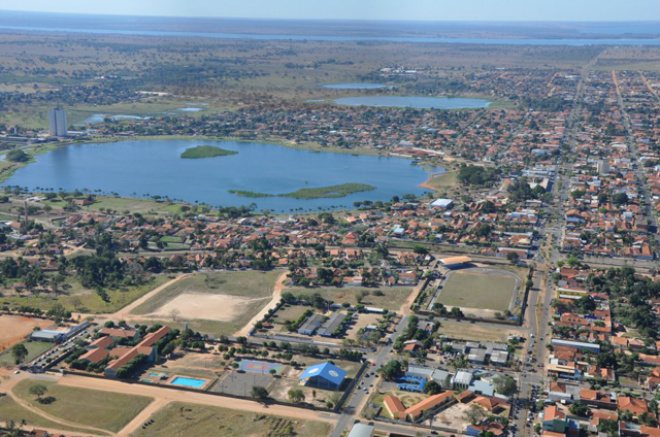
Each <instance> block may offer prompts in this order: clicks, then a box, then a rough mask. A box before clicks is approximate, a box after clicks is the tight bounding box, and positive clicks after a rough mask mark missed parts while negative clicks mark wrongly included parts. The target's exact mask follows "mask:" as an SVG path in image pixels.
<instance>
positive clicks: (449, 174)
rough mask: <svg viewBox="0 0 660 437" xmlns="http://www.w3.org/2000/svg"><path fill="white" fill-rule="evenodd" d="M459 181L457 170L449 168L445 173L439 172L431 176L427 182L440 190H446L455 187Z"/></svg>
mask: <svg viewBox="0 0 660 437" xmlns="http://www.w3.org/2000/svg"><path fill="white" fill-rule="evenodd" d="M457 183H458V179H457V178H456V172H455V171H454V170H447V171H446V172H444V173H439V174H438V175H437V176H434V177H431V178H430V179H429V181H428V182H427V183H426V184H427V185H429V186H431V187H433V188H435V189H436V190H438V191H444V190H448V189H450V188H454V187H455V186H456V184H457Z"/></svg>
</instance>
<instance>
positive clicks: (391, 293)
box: [284, 287, 413, 311]
mask: <svg viewBox="0 0 660 437" xmlns="http://www.w3.org/2000/svg"><path fill="white" fill-rule="evenodd" d="M412 290H413V289H412V287H379V288H364V287H341V288H337V287H319V288H303V287H294V288H287V289H286V290H284V291H285V292H287V291H288V292H291V293H293V294H294V295H295V296H299V295H301V294H307V295H312V294H315V293H318V294H320V295H321V296H322V297H323V298H324V299H326V300H330V301H332V302H334V303H336V304H342V303H344V302H348V303H350V304H351V305H356V304H357V303H358V302H357V298H356V297H357V295H358V294H359V293H360V292H368V293H369V295H368V296H366V297H365V298H364V299H362V304H363V305H364V306H368V307H377V308H383V309H387V310H395V311H396V310H398V309H399V308H401V305H403V303H404V302H405V301H406V299H407V298H408V296H410V293H412ZM378 291H380V292H381V293H382V294H383V295H382V296H377V295H376V294H377V292H378Z"/></svg>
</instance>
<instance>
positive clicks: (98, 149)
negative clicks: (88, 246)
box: [3, 140, 442, 212]
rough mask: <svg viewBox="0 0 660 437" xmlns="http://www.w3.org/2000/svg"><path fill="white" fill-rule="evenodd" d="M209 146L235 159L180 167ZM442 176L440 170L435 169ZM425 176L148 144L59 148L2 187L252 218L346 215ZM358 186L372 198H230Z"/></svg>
mask: <svg viewBox="0 0 660 437" xmlns="http://www.w3.org/2000/svg"><path fill="white" fill-rule="evenodd" d="M202 144H208V145H213V146H218V147H222V148H223V149H227V150H235V151H238V152H239V153H238V154H236V155H230V156H220V157H215V158H207V159H182V158H181V157H180V155H181V153H182V152H183V151H184V150H185V149H187V148H190V147H194V146H197V145H202ZM434 171H442V169H434ZM428 176H429V174H428V172H427V171H426V170H424V169H423V168H421V167H419V166H416V165H411V161H409V160H407V159H402V158H389V157H378V156H357V155H350V154H341V153H327V152H313V151H309V150H297V149H290V148H287V147H284V146H279V145H274V144H263V143H242V142H233V141H205V140H153V141H119V142H115V143H100V144H95V143H90V144H79V145H70V146H63V147H59V148H57V149H55V150H53V151H49V152H47V153H45V154H43V155H39V156H37V159H36V162H35V163H32V164H28V165H26V166H24V167H22V168H20V169H18V170H17V171H16V173H14V175H13V176H12V177H10V178H9V179H8V180H7V181H6V182H5V183H4V184H3V185H18V186H21V187H28V188H29V189H32V190H35V189H38V188H52V189H54V190H56V191H57V190H60V189H63V190H66V191H73V190H75V189H79V190H83V189H89V190H91V191H94V190H97V189H98V190H101V192H103V193H106V194H108V193H112V192H115V193H118V194H119V195H120V196H127V197H149V196H153V195H160V196H168V197H169V198H170V199H179V200H184V201H187V202H191V203H194V202H195V201H198V202H200V203H202V202H203V203H207V204H209V205H212V206H240V205H248V204H250V203H252V202H254V203H256V204H257V209H258V210H263V209H268V210H271V211H274V212H290V211H292V210H293V211H296V210H298V211H300V209H299V208H302V210H304V211H317V210H321V209H326V208H330V209H338V208H342V207H352V206H353V202H355V201H362V200H372V201H375V200H382V201H389V200H390V199H391V198H392V196H394V195H398V196H401V195H403V194H407V193H414V194H422V193H424V191H425V190H424V189H422V188H420V187H419V186H418V184H421V183H422V182H424V181H425V180H426V179H427V178H428ZM348 182H360V183H365V184H370V185H373V186H375V187H377V188H376V189H375V190H373V191H366V192H360V193H355V194H351V195H349V196H346V197H341V198H323V199H308V200H300V199H292V198H288V197H265V198H247V197H240V196H237V195H235V194H230V193H228V190H230V189H232V190H243V191H253V192H258V193H269V194H284V193H291V192H294V191H296V190H298V189H300V188H314V187H326V186H331V185H339V184H344V183H348Z"/></svg>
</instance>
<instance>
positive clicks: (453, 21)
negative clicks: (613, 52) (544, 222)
mask: <svg viewBox="0 0 660 437" xmlns="http://www.w3.org/2000/svg"><path fill="white" fill-rule="evenodd" d="M0 12H10V13H23V14H45V15H80V16H92V17H117V18H123V17H140V18H172V19H177V18H182V19H189V18H193V19H200V20H213V19H225V20H261V21H354V22H374V23H377V22H394V23H549V24H554V23H591V24H593V23H660V19H655V20H642V19H636V20H631V19H625V20H589V19H563V20H542V19H521V20H487V19H447V20H422V19H418V20H415V19H406V20H400V19H394V18H379V19H368V18H317V17H306V18H282V17H271V18H267V17H242V16H241V17H239V16H220V15H217V16H211V17H209V16H201V15H151V14H120V13H110V14H108V13H89V12H53V11H26V10H22V9H0ZM0 19H1V18H0Z"/></svg>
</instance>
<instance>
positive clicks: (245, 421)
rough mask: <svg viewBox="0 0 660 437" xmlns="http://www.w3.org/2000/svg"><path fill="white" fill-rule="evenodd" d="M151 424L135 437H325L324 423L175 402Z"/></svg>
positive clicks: (158, 413)
mask: <svg viewBox="0 0 660 437" xmlns="http://www.w3.org/2000/svg"><path fill="white" fill-rule="evenodd" d="M152 419H153V420H154V423H153V424H152V425H149V426H148V427H147V428H146V429H139V430H137V431H136V432H135V433H134V434H133V435H134V436H135V437H151V436H158V437H179V436H184V435H185V436H188V435H196V436H201V435H217V436H220V435H221V436H223V437H239V436H240V437H243V436H253V437H260V436H264V437H266V436H279V435H298V436H315V437H316V436H318V437H323V436H327V435H328V433H329V432H330V426H329V425H328V424H325V423H318V422H310V421H302V420H292V419H287V418H284V417H278V416H270V415H266V414H261V413H247V412H242V411H235V410H228V409H225V408H217V407H208V406H202V405H195V404H186V403H182V402H174V403H172V404H170V405H167V406H166V407H164V408H163V409H162V410H160V411H158V412H157V413H156V414H154V415H153V416H152Z"/></svg>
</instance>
